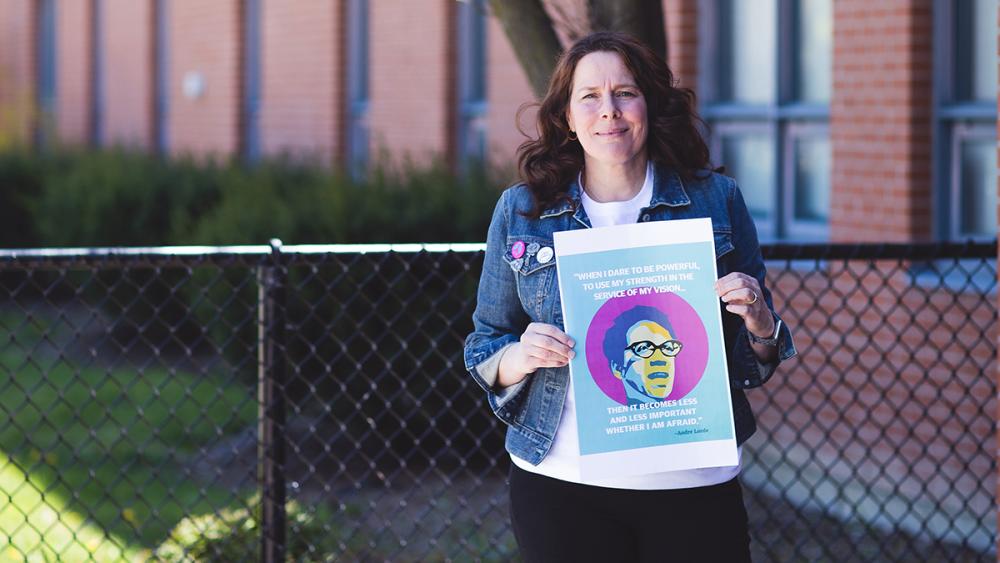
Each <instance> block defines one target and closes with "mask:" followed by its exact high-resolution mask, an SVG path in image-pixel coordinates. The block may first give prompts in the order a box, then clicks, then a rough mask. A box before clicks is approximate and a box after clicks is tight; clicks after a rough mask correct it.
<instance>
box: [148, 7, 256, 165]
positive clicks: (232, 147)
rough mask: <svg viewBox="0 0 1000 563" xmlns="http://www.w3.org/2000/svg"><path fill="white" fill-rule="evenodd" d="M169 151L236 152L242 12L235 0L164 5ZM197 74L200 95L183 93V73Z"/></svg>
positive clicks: (176, 152)
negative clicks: (192, 96)
mask: <svg viewBox="0 0 1000 563" xmlns="http://www.w3.org/2000/svg"><path fill="white" fill-rule="evenodd" d="M167 14H168V15H167V18H168V25H167V35H168V37H167V44H168V45H169V49H170V55H169V57H168V58H169V63H168V64H169V66H170V69H169V78H168V87H169V96H170V111H169V115H168V117H167V137H168V139H169V145H170V146H169V147H168V148H169V150H170V152H171V153H173V154H184V153H191V154H196V155H213V154H214V155H229V154H235V153H237V152H238V151H239V147H240V138H239V128H240V115H239V108H240V104H241V91H242V88H241V84H240V79H241V76H242V70H241V66H240V65H241V60H242V57H241V49H242V45H241V38H240V30H241V26H242V13H241V10H240V2H239V0H213V1H212V2H204V1H202V0H173V1H171V2H170V4H169V7H168V8H167ZM190 73H200V75H201V76H202V78H203V80H204V85H205V89H204V93H203V94H202V95H201V97H199V98H189V97H186V96H185V95H184V93H183V83H184V77H185V75H189V76H190V75H191V74H190Z"/></svg>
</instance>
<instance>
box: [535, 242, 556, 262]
mask: <svg viewBox="0 0 1000 563" xmlns="http://www.w3.org/2000/svg"><path fill="white" fill-rule="evenodd" d="M553 254H554V253H553V252H552V248H551V247H549V246H546V247H543V248H542V249H541V250H539V251H538V256H537V258H538V261H539V262H540V263H542V264H546V263H548V261H549V260H552V255H553Z"/></svg>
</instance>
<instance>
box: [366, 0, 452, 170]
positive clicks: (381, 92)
mask: <svg viewBox="0 0 1000 563" xmlns="http://www.w3.org/2000/svg"><path fill="white" fill-rule="evenodd" d="M369 6H370V8H369V9H370V10H371V12H370V14H369V17H370V20H369V21H370V33H371V37H372V38H373V40H372V42H371V48H370V49H371V50H370V52H369V54H370V59H369V68H370V70H369V72H370V73H371V74H370V95H371V102H370V103H371V106H370V108H371V109H370V113H369V119H370V121H369V123H370V127H371V139H372V143H373V145H374V146H373V147H372V150H373V153H372V154H373V155H375V152H374V151H378V150H380V149H386V150H388V151H389V153H391V154H392V155H393V157H394V158H396V159H401V158H405V157H407V156H408V157H410V158H413V159H415V160H417V161H426V160H427V159H428V158H429V157H432V156H435V155H442V154H444V155H447V154H449V153H453V152H454V150H453V148H454V147H453V145H454V143H455V141H454V138H455V122H454V115H455V114H454V111H453V110H454V107H455V100H456V94H457V92H456V89H457V88H456V85H455V80H454V76H455V64H454V60H453V58H452V57H453V53H452V52H451V46H452V45H453V44H454V36H455V30H454V25H453V22H454V19H455V18H454V10H455V9H456V6H455V1H454V0H413V1H412V2H408V3H407V5H406V9H400V6H399V5H398V4H395V3H393V2H371V3H370V4H369ZM415 22H418V23H415ZM373 160H374V158H373Z"/></svg>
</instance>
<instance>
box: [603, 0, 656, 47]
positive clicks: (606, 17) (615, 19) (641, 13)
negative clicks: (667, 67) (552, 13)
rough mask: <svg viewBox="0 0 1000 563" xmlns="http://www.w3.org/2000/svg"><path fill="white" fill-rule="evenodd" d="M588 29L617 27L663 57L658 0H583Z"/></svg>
mask: <svg viewBox="0 0 1000 563" xmlns="http://www.w3.org/2000/svg"><path fill="white" fill-rule="evenodd" d="M587 11H588V15H589V19H590V29H591V30H592V31H603V30H608V31H621V32H623V33H627V34H629V35H631V36H632V37H635V38H636V39H638V40H639V41H642V42H643V43H645V44H646V45H647V46H649V47H650V48H651V49H653V51H655V52H656V53H657V54H659V55H660V56H661V57H663V58H664V59H666V58H667V34H666V31H665V30H664V19H663V4H662V2H661V0H618V1H616V0H587Z"/></svg>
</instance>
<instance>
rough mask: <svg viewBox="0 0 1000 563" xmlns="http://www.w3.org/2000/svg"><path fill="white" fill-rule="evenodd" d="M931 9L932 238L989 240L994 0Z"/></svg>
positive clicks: (993, 203)
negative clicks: (935, 235)
mask: <svg viewBox="0 0 1000 563" xmlns="http://www.w3.org/2000/svg"><path fill="white" fill-rule="evenodd" d="M934 9H935V14H934V25H935V29H934V33H935V38H936V41H935V46H936V49H935V61H934V69H935V75H936V80H935V81H934V84H935V93H934V94H935V100H936V103H935V135H934V143H935V167H934V175H935V185H936V188H937V193H938V198H937V200H936V203H937V206H936V210H937V213H936V218H937V221H936V227H937V231H938V236H939V238H942V239H967V238H973V239H992V238H995V237H996V233H997V213H996V208H997V183H996V182H997V180H996V170H997V150H996V135H997V129H996V123H997V109H996V108H997V30H996V21H997V9H998V0H968V1H963V2H951V1H950V0H949V1H944V0H939V1H937V2H935V4H934Z"/></svg>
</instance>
